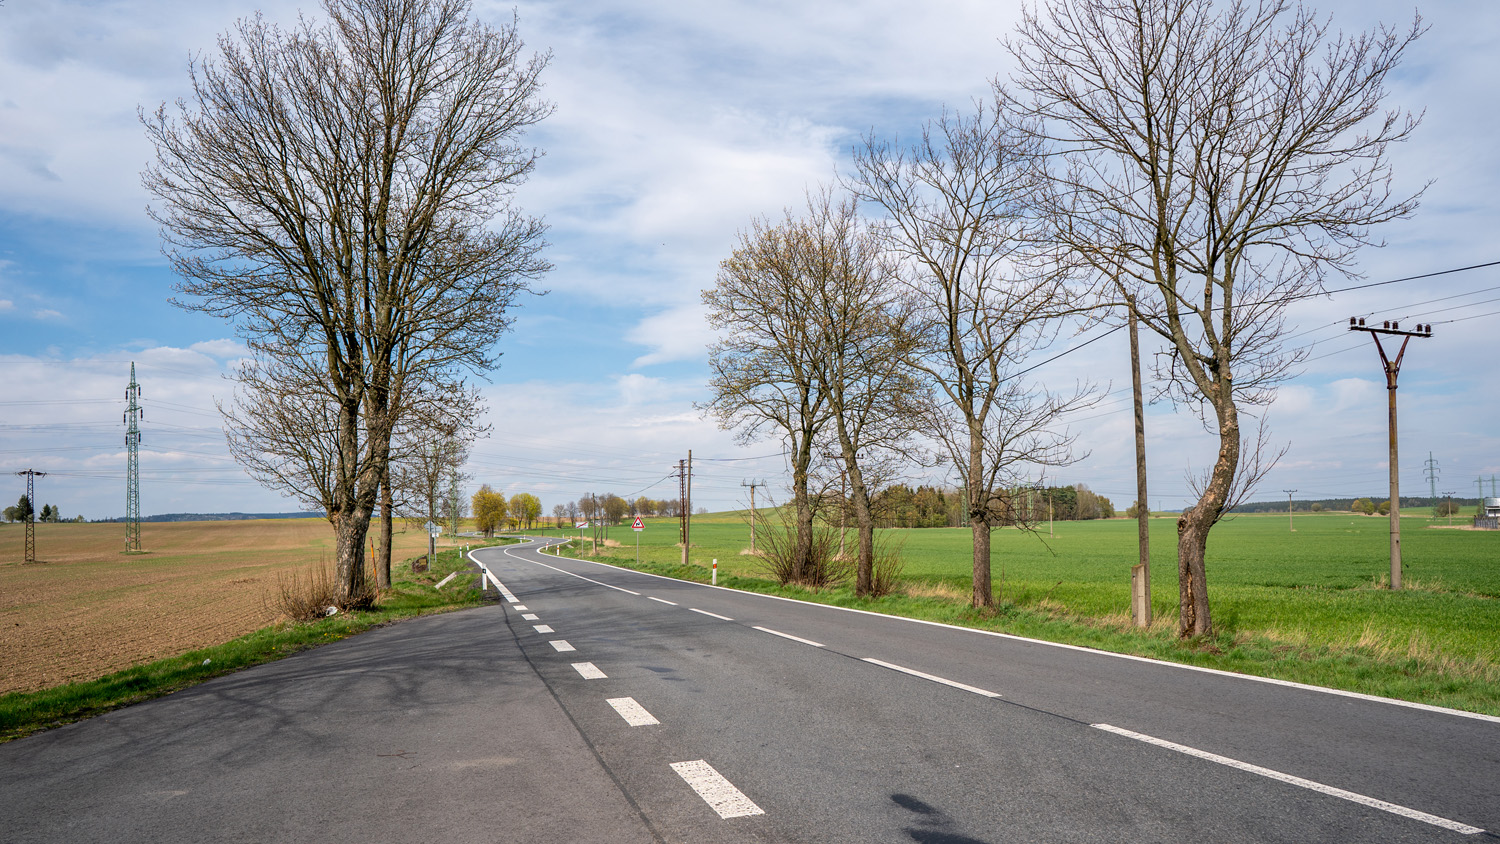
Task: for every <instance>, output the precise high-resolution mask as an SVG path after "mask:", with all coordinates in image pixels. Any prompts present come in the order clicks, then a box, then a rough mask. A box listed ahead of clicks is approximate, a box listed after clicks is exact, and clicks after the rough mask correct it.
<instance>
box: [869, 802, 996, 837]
mask: <svg viewBox="0 0 1500 844" xmlns="http://www.w3.org/2000/svg"><path fill="white" fill-rule="evenodd" d="M891 802H893V803H895V804H896V805H897V806H900V807H901V808H903V809H905V810H907V811H908V812H911V813H912V814H914V815H916V816H917V822H918V823H919V824H921V826H918V827H907V828H906V829H904V830H902V832H905V833H906V834H907V835H908V836H910V837H911V840H913V841H916V842H917V844H987V842H985V841H982V840H980V839H978V838H970V837H969V836H967V835H960V834H959V833H957V832H952V831H950V830H951V829H952V827H953V819H952V818H950V817H948V815H947V814H945V813H944V812H943V811H942V810H941V809H938V808H936V807H934V806H931V805H929V804H927V803H924V802H923V801H921V800H918V799H917V798H915V797H913V796H911V795H910V794H892V795H891Z"/></svg>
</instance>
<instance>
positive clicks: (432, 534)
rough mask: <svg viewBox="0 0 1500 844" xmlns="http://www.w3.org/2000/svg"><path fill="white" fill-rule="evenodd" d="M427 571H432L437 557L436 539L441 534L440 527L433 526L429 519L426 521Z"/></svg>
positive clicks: (441, 529)
mask: <svg viewBox="0 0 1500 844" xmlns="http://www.w3.org/2000/svg"><path fill="white" fill-rule="evenodd" d="M425 527H426V528H427V570H428V571H432V563H433V560H434V559H435V558H436V557H437V538H438V534H440V533H442V532H443V528H442V526H441V525H438V524H434V523H433V521H432V520H431V519H428V520H427V524H426V525H425Z"/></svg>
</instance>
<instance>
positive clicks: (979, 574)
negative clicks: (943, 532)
mask: <svg viewBox="0 0 1500 844" xmlns="http://www.w3.org/2000/svg"><path fill="white" fill-rule="evenodd" d="M988 517H989V513H988V511H987V510H984V509H974V508H971V509H970V510H969V530H970V531H971V532H972V534H973V537H974V592H973V597H972V599H971V601H970V603H971V605H972V606H974V607H975V608H976V609H983V608H986V607H993V606H994V605H995V594H994V592H993V591H991V589H992V587H991V584H990V522H989V518H988Z"/></svg>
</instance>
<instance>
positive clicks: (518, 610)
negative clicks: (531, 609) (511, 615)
mask: <svg viewBox="0 0 1500 844" xmlns="http://www.w3.org/2000/svg"><path fill="white" fill-rule="evenodd" d="M511 609H513V610H515V611H516V612H527V609H526V608H525V607H523V606H521V605H520V604H516V605H515V606H513V607H511Z"/></svg>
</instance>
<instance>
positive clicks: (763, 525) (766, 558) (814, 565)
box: [755, 508, 852, 587]
mask: <svg viewBox="0 0 1500 844" xmlns="http://www.w3.org/2000/svg"><path fill="white" fill-rule="evenodd" d="M789 509H790V508H782V513H783V515H782V517H781V518H780V519H779V520H772V519H764V520H762V521H761V522H759V523H758V524H757V525H756V526H755V542H756V545H757V548H756V550H757V551H758V552H759V555H760V565H759V568H760V569H761V570H762V571H764V572H765V573H766V574H768V575H770V576H771V577H772V578H773V579H774V580H775V581H776V582H777V583H779V584H781V585H783V586H785V585H787V584H788V583H795V584H798V585H801V586H813V587H821V586H837V585H839V584H840V583H843V582H844V581H846V580H848V579H849V575H850V574H851V573H852V566H851V564H850V562H849V561H848V560H845V559H840V558H839V556H838V546H839V536H838V531H836V530H834V529H832V528H829V527H826V526H820V525H817V524H814V525H813V529H812V543H811V547H809V548H808V555H807V559H806V561H805V565H799V562H802V561H799V560H798V559H797V556H798V555H797V525H796V523H795V522H793V521H791V520H790V518H789V517H788V516H787V515H786V513H787V512H788V511H789ZM778 521H779V523H778ZM799 570H800V571H799ZM799 574H800V575H801V576H799Z"/></svg>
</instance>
